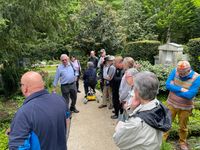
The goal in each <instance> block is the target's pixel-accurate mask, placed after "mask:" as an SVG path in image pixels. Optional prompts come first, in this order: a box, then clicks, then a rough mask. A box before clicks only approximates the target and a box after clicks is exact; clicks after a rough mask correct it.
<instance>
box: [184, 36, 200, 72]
mask: <svg viewBox="0 0 200 150" xmlns="http://www.w3.org/2000/svg"><path fill="white" fill-rule="evenodd" d="M187 46H188V49H189V50H188V54H189V58H190V63H191V66H192V68H193V69H194V70H195V71H197V72H199V73H200V71H199V70H200V38H196V39H191V40H189V42H188V44H187Z"/></svg>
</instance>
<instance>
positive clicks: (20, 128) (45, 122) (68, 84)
mask: <svg viewBox="0 0 200 150" xmlns="http://www.w3.org/2000/svg"><path fill="white" fill-rule="evenodd" d="M100 53H101V57H100V58H99V59H98V58H97V57H96V56H95V51H91V53H90V57H89V60H88V63H87V69H86V70H85V71H84V73H83V82H84V90H85V94H87V92H88V88H89V87H90V88H92V89H93V90H94V92H95V86H96V83H97V70H99V71H98V72H99V75H98V78H99V79H100V85H101V90H102V101H101V105H100V106H99V109H103V108H106V107H108V109H113V108H114V110H113V113H114V115H112V116H111V118H112V119H118V123H117V125H116V128H115V133H114V135H113V139H114V141H115V143H116V145H117V146H118V147H119V148H120V149H122V150H133V149H137V150H140V149H152V150H159V149H160V146H161V143H162V139H164V140H167V137H168V134H169V130H170V128H171V122H172V121H173V120H174V118H175V117H176V115H178V119H179V128H180V130H179V145H180V149H181V150H188V145H187V142H186V139H187V134H188V129H187V123H188V119H189V116H190V114H191V112H192V109H193V108H194V104H193V98H194V97H195V95H196V94H197V93H198V89H199V87H200V76H199V74H198V73H196V72H195V71H193V70H192V69H191V66H190V63H189V62H188V61H179V62H178V64H177V66H176V68H174V69H173V70H172V72H171V73H170V75H169V77H168V79H167V81H166V87H167V89H168V90H169V91H170V92H169V96H168V99H167V107H165V106H164V105H163V104H162V103H161V102H160V101H159V100H157V99H156V95H157V94H158V91H159V80H158V78H157V77H156V75H155V74H154V73H152V72H149V71H142V72H139V71H138V67H139V65H138V64H136V62H135V61H134V60H133V58H131V57H125V58H122V57H121V56H116V57H114V56H112V55H106V51H105V49H101V50H100ZM60 60H61V64H60V65H59V66H58V67H57V70H56V74H55V78H54V82H53V86H54V89H53V92H52V93H48V91H46V90H45V89H44V82H43V79H42V76H41V75H40V74H39V73H37V72H34V71H29V72H27V73H25V74H24V75H23V76H22V78H21V91H22V93H23V95H24V96H25V97H26V99H25V101H24V103H23V105H22V106H21V107H20V109H19V110H18V111H17V113H16V114H15V116H14V118H13V121H12V123H11V128H10V131H9V149H11V150H15V149H34V150H39V149H43V150H51V149H52V150H57V149H59V150H66V149H67V146H66V145H67V144H66V142H67V137H66V134H67V132H68V128H69V123H70V117H71V112H74V113H78V112H79V111H78V110H77V108H76V99H77V92H80V91H79V84H78V79H79V77H80V69H81V67H80V62H79V61H78V60H77V59H76V58H75V57H74V56H73V57H72V58H71V60H70V58H69V57H68V56H67V55H66V54H62V55H61V57H60ZM58 81H60V86H61V92H62V96H59V95H57V94H56V87H57V84H58ZM163 133H164V136H163Z"/></svg>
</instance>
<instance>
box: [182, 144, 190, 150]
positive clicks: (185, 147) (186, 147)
mask: <svg viewBox="0 0 200 150" xmlns="http://www.w3.org/2000/svg"><path fill="white" fill-rule="evenodd" d="M180 150H189V148H188V146H187V144H180Z"/></svg>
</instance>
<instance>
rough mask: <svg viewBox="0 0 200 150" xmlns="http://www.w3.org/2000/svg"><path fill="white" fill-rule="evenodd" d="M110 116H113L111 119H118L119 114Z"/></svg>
mask: <svg viewBox="0 0 200 150" xmlns="http://www.w3.org/2000/svg"><path fill="white" fill-rule="evenodd" d="M110 118H111V119H117V118H118V116H117V115H112V116H111V117H110Z"/></svg>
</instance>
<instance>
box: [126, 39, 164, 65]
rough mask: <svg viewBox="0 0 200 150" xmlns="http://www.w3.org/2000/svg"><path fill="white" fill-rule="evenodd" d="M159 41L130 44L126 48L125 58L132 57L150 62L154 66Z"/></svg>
mask: <svg viewBox="0 0 200 150" xmlns="http://www.w3.org/2000/svg"><path fill="white" fill-rule="evenodd" d="M159 45H160V42H159V41H148V40H146V41H137V42H129V43H128V44H127V45H126V46H125V51H124V54H123V55H124V56H130V57H132V58H133V59H135V60H143V61H149V62H150V63H151V64H154V56H156V55H158V53H159V50H158V46H159Z"/></svg>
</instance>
